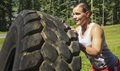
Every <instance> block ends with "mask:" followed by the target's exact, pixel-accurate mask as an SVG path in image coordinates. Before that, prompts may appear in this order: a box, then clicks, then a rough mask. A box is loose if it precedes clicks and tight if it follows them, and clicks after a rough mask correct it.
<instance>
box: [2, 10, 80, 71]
mask: <svg viewBox="0 0 120 71" xmlns="http://www.w3.org/2000/svg"><path fill="white" fill-rule="evenodd" d="M79 53H80V47H79V43H78V40H77V36H76V35H75V33H74V32H73V31H72V30H71V29H70V25H68V24H66V23H62V22H61V21H60V20H59V19H58V18H57V17H54V16H51V15H49V14H46V13H43V12H40V11H31V10H23V11H22V12H20V13H19V14H18V17H17V18H16V20H15V22H14V24H12V26H11V28H10V30H9V32H8V34H7V37H6V39H5V42H4V44H3V48H2V50H1V52H0V71H80V69H81V58H80V56H79Z"/></svg>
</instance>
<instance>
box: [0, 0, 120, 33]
mask: <svg viewBox="0 0 120 71" xmlns="http://www.w3.org/2000/svg"><path fill="white" fill-rule="evenodd" d="M91 1H93V7H92V8H91V10H92V16H91V19H93V22H97V23H98V24H100V25H101V24H103V25H111V24H113V23H116V24H118V23H120V20H119V19H120V0H115V1H114V0H0V30H1V31H5V30H7V27H6V26H7V24H9V25H11V23H12V21H13V20H14V16H16V15H17V14H18V13H19V12H20V11H22V10H24V9H30V10H38V11H43V12H46V13H49V14H51V15H54V16H57V17H58V18H60V19H61V20H62V21H63V22H67V23H70V24H71V25H74V21H73V19H72V9H73V8H74V6H75V5H77V4H78V3H80V2H87V3H88V4H89V5H90V6H92V3H91ZM103 1H104V3H103ZM103 9H104V11H103ZM103 13H104V20H103ZM103 21H104V23H103Z"/></svg>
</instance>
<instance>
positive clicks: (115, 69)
mask: <svg viewBox="0 0 120 71" xmlns="http://www.w3.org/2000/svg"><path fill="white" fill-rule="evenodd" d="M92 71H120V60H118V64H117V66H115V67H113V68H105V69H103V70H97V69H95V67H94V66H92Z"/></svg>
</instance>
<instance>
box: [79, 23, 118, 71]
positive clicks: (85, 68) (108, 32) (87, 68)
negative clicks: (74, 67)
mask: <svg viewBox="0 0 120 71" xmlns="http://www.w3.org/2000/svg"><path fill="white" fill-rule="evenodd" d="M102 28H103V30H104V32H105V37H106V43H107V44H108V47H109V49H110V50H111V51H112V52H113V53H114V54H115V55H116V56H117V57H118V58H119V59H120V25H112V26H103V27H102ZM80 55H81V57H82V70H81V71H91V64H90V62H89V60H88V59H87V58H86V56H85V55H84V53H83V52H81V53H80Z"/></svg>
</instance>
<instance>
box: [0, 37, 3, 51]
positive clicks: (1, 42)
mask: <svg viewBox="0 0 120 71" xmlns="http://www.w3.org/2000/svg"><path fill="white" fill-rule="evenodd" d="M3 42H4V38H0V50H1V48H2V45H3Z"/></svg>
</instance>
